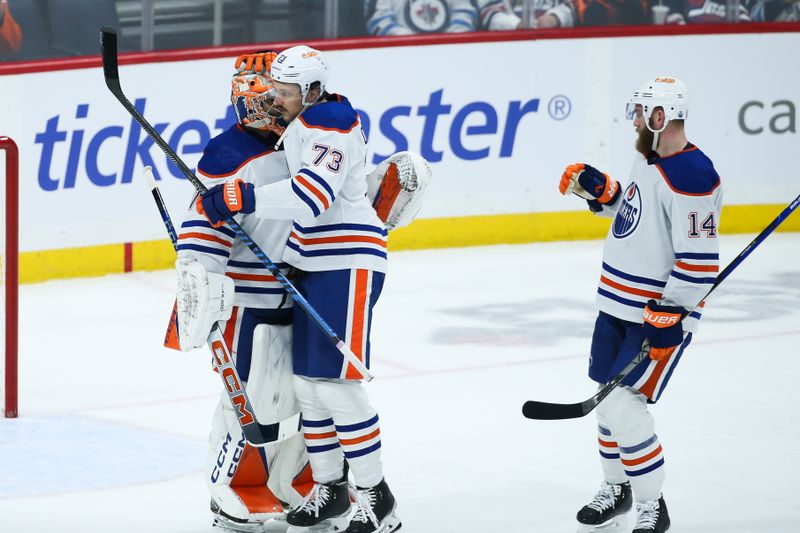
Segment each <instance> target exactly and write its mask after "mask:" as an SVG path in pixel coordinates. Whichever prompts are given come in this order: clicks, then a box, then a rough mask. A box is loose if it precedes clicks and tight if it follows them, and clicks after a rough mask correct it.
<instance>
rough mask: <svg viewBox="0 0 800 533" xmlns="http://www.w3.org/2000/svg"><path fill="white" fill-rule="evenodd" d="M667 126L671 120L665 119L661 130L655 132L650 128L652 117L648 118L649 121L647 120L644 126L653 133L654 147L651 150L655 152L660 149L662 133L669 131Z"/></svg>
mask: <svg viewBox="0 0 800 533" xmlns="http://www.w3.org/2000/svg"><path fill="white" fill-rule="evenodd" d="M667 124H669V119H668V118H667V117H664V125H663V126H661V129H658V130H654V129H653V128H651V127H650V117H648V118H647V120H645V123H644V125H645V126H647V129H648V130H650V131H652V132H653V146H651V147H650V148H651V149H652V150H653V151H654V152H655V151H656V148H658V141H659V138H660V137H661V135H660V134H661V132H662V131H664V130H665V129H667Z"/></svg>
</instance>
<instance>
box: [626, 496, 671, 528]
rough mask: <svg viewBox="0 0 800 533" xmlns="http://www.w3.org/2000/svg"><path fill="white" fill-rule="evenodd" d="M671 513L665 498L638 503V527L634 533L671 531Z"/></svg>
mask: <svg viewBox="0 0 800 533" xmlns="http://www.w3.org/2000/svg"><path fill="white" fill-rule="evenodd" d="M669 525H670V524H669V513H668V512H667V504H666V503H664V496H661V497H660V498H658V499H657V500H650V501H648V502H644V503H639V502H636V527H635V528H634V529H633V533H664V532H665V531H669Z"/></svg>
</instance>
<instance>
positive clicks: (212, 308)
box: [175, 259, 235, 352]
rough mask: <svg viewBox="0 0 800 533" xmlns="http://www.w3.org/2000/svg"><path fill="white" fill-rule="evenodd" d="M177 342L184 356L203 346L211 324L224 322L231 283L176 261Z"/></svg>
mask: <svg viewBox="0 0 800 533" xmlns="http://www.w3.org/2000/svg"><path fill="white" fill-rule="evenodd" d="M175 269H176V271H177V274H178V297H177V301H178V324H179V327H178V341H179V344H180V348H181V351H184V352H188V351H190V350H194V349H195V348H199V347H201V346H204V345H205V344H206V341H207V340H208V334H209V333H210V332H211V327H212V326H213V325H214V323H215V322H218V321H221V320H228V319H229V318H230V316H231V310H232V308H233V294H234V290H235V287H234V282H233V280H232V279H231V278H229V277H227V276H225V275H223V274H217V273H216V272H208V271H207V270H206V268H205V267H204V266H203V265H202V263H199V262H198V261H190V260H186V259H178V260H177V261H176V262H175Z"/></svg>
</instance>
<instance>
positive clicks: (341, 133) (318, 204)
mask: <svg viewBox="0 0 800 533" xmlns="http://www.w3.org/2000/svg"><path fill="white" fill-rule="evenodd" d="M328 98H329V100H328V101H326V102H323V103H321V104H317V105H315V106H313V107H310V108H308V109H307V110H306V111H304V112H303V113H302V114H301V115H300V116H298V117H297V118H296V119H295V120H293V121H292V122H291V124H289V127H288V128H287V129H286V132H285V137H284V141H283V147H284V148H285V150H284V152H285V154H286V161H287V163H288V165H289V175H290V176H292V177H291V179H288V180H284V181H280V182H278V183H273V184H271V185H266V186H263V187H258V188H256V191H255V195H256V214H257V215H258V216H260V217H264V218H272V219H275V218H280V219H292V220H294V223H293V224H292V231H291V233H290V235H289V240H288V242H287V243H286V251H285V253H284V255H283V258H284V261H286V262H287V263H289V264H291V265H293V266H295V267H297V268H299V269H301V270H305V271H309V272H319V271H330V270H346V269H358V268H363V269H368V270H373V271H377V272H386V260H387V253H386V241H387V237H388V232H387V231H386V227H385V226H384V224H383V222H381V220H380V219H379V218H378V215H377V214H376V213H375V210H374V209H373V208H372V205H371V204H370V201H369V199H367V196H366V194H367V180H366V175H367V171H366V168H365V160H366V152H367V143H366V139H365V137H364V132H363V131H362V129H361V122H360V120H359V117H358V113H356V112H355V110H354V109H353V108H352V106H351V105H350V103H349V102H348V101H347V99H346V98H344V97H342V96H339V95H329V96H328Z"/></svg>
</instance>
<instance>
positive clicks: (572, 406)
mask: <svg viewBox="0 0 800 533" xmlns="http://www.w3.org/2000/svg"><path fill="white" fill-rule="evenodd" d="M798 205H800V196H798V197H797V198H795V199H794V201H793V202H792V203H790V204H789V205H788V206H787V207H786V208H785V209H784V210H783V211H781V213H780V214H779V215H778V216H777V217H775V219H774V220H773V221H772V222H770V224H769V226H767V227H766V228H764V230H763V231H762V232H761V233H759V234H758V236H757V237H756V238H755V239H753V240H752V241H751V242H750V244H748V245H747V246H745V248H744V250H742V251H741V252H739V255H737V256H736V258H734V260H733V261H731V262H730V263H729V264H728V266H726V267H725V269H724V270H723V271H722V272H720V273H719V275H718V276H717V279H716V280H715V281H714V284H713V285H712V286H711V288H710V289H709V290H708V292H707V293H706V295H705V296H703V298H701V299H700V303H698V304H697V305H696V306H695V308H694V309H693V310H692V312H695V311H696V310H697V308H698V307H700V304H702V303H703V302H704V301H705V300H706V298H708V297H709V295H710V294H711V293H712V292H714V289H716V288H717V286H719V284H720V283H722V282H723V281H724V280H725V278H727V277H728V276H729V275H730V273H731V272H733V271H734V269H736V267H738V266H739V264H741V262H742V261H744V259H745V258H746V257H747V256H748V255H750V252H752V251H753V250H755V249H756V247H757V246H758V245H759V244H761V242H762V241H763V240H764V239H766V238H767V237H768V236H769V235H770V233H772V232H773V231H774V230H775V228H777V227H778V226H780V225H781V223H782V222H783V221H784V220H785V219H786V217H788V216H789V215H791V214H792V212H793V211H794V210H795V209H797V206H798ZM690 314H691V313H690ZM687 316H688V315H687ZM649 355H650V344H649V343H648V342H647V340H645V342H644V343H643V344H642V349H641V350H640V351H639V353H638V355H636V357H634V358H633V360H632V361H631V362H630V363H628V366H626V367H625V368H624V369H622V371H621V372H620V373H619V374H617V375H616V376H614V378H613V379H612V380H611V381H609V382H608V383H607V384H606V385H605V386H603V388H602V389H600V390H599V391H598V392H597V394H595V395H594V396H592V397H591V398H589V399H588V400H585V401H583V402H580V403H549V402H539V401H535V400H529V401H527V402H525V404H524V405H523V406H522V414H523V415H524V416H525V417H526V418H533V419H536V420H565V419H568V418H580V417H582V416H586V415H587V414H589V413H590V412H591V411H592V410H593V409H594V408H595V407H597V405H598V404H599V403H600V402H602V401H603V400H604V399H605V397H606V396H608V395H609V394H610V393H611V391H612V390H614V389H615V388H616V387H617V386H618V385H619V384H620V383H621V382H622V380H623V379H625V377H626V376H627V375H628V374H630V373H631V372H632V371H633V370H634V369H635V368H636V367H637V366H638V365H639V363H641V362H642V361H644V360H645V359H647V358H648V357H649Z"/></svg>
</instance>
